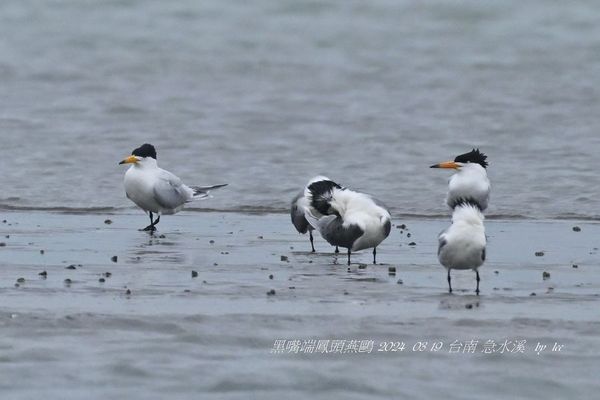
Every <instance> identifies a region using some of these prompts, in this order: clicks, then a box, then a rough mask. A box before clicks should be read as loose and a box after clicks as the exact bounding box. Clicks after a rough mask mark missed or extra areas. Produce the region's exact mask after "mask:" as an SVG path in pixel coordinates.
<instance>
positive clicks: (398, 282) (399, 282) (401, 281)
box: [396, 279, 404, 285]
mask: <svg viewBox="0 0 600 400" xmlns="http://www.w3.org/2000/svg"><path fill="white" fill-rule="evenodd" d="M396 283H397V284H398V285H402V284H404V281H403V280H402V279H398V281H397V282H396Z"/></svg>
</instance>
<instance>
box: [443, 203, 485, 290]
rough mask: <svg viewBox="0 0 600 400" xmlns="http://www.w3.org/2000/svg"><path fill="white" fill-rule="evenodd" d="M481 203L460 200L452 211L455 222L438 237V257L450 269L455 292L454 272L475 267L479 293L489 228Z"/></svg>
mask: <svg viewBox="0 0 600 400" xmlns="http://www.w3.org/2000/svg"><path fill="white" fill-rule="evenodd" d="M483 220H484V217H483V214H482V213H481V211H480V208H479V205H478V204H476V203H473V202H470V201H462V202H460V203H457V204H456V206H455V207H454V211H453V212H452V225H450V227H448V228H447V229H446V230H444V231H442V232H441V233H440V235H439V237H438V241H439V243H438V259H439V261H440V264H442V265H443V266H444V267H446V269H447V270H448V291H449V292H450V293H452V284H451V282H450V271H451V270H452V269H472V270H474V271H475V276H476V279H477V289H475V293H477V295H479V281H480V279H479V270H478V269H479V267H481V266H482V265H483V262H484V261H485V246H486V237H485V228H484V226H483Z"/></svg>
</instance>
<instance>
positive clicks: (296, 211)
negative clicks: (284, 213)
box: [290, 191, 312, 233]
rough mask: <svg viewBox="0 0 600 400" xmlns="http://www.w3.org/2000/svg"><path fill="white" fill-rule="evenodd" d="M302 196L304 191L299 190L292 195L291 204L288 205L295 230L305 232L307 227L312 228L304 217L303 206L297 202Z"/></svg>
mask: <svg viewBox="0 0 600 400" xmlns="http://www.w3.org/2000/svg"><path fill="white" fill-rule="evenodd" d="M303 196H304V191H301V192H300V193H298V195H296V197H294V199H293V200H292V205H291V207H290V216H291V218H292V224H294V226H295V227H296V230H297V231H298V232H299V233H306V232H307V231H308V229H310V230H312V226H310V225H309V224H308V221H307V220H306V217H305V216H304V207H302V206H301V205H300V204H298V200H300V199H301V198H302V197H303Z"/></svg>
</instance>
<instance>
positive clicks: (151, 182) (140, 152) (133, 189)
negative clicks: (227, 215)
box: [119, 143, 227, 232]
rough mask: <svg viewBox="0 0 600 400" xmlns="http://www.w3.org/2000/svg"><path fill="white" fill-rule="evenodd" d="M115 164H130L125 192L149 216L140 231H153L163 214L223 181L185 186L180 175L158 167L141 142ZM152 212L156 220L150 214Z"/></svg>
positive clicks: (200, 196)
mask: <svg viewBox="0 0 600 400" xmlns="http://www.w3.org/2000/svg"><path fill="white" fill-rule="evenodd" d="M119 164H131V167H129V169H128V170H127V172H126V173H125V180H124V183H125V194H126V195H127V197H128V198H129V199H130V200H131V201H133V202H134V203H135V204H136V205H137V206H138V207H140V208H141V209H142V210H144V211H146V212H147V213H148V215H149V216H150V225H148V226H147V227H145V228H144V229H142V230H144V231H150V232H153V231H155V230H156V224H158V222H159V221H160V216H161V215H163V214H175V213H177V212H179V211H181V209H182V208H183V206H184V204H186V203H189V202H191V201H194V200H200V199H205V198H207V197H209V195H208V193H209V192H210V191H211V190H214V189H218V188H222V187H223V186H227V184H221V185H213V186H187V185H185V184H184V183H183V182H182V181H181V179H179V178H178V177H177V176H175V175H173V174H172V173H170V172H169V171H166V170H164V169H162V168H159V167H158V164H157V163H156V149H155V148H154V146H153V145H151V144H148V143H146V144H143V145H142V146H140V147H138V148H137V149H135V150H133V152H132V153H131V155H130V156H129V157H127V158H125V159H124V160H123V161H121V162H120V163H119ZM153 214H156V215H157V216H156V220H154V215H153Z"/></svg>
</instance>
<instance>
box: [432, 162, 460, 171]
mask: <svg viewBox="0 0 600 400" xmlns="http://www.w3.org/2000/svg"><path fill="white" fill-rule="evenodd" d="M429 168H447V169H459V168H460V165H458V164H457V163H456V162H455V161H445V162H442V163H439V164H435V165H432V166H431V167H429Z"/></svg>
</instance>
